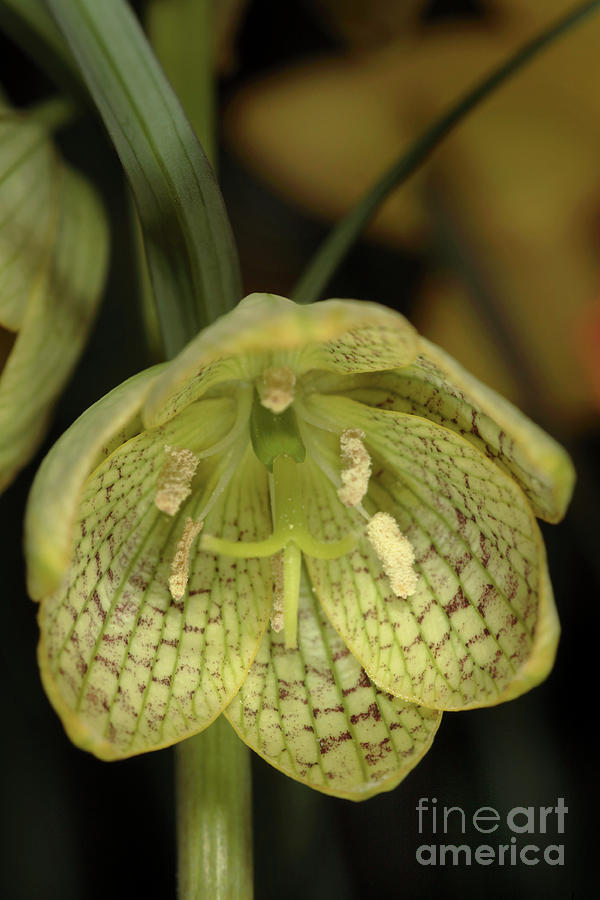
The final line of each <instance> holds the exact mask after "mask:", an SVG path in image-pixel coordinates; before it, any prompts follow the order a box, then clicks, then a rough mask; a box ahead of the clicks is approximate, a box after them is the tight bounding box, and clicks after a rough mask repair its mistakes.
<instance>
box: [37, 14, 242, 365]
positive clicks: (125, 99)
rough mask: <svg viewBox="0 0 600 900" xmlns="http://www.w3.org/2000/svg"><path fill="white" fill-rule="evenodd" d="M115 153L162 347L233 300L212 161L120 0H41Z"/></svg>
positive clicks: (233, 273)
mask: <svg viewBox="0 0 600 900" xmlns="http://www.w3.org/2000/svg"><path fill="white" fill-rule="evenodd" d="M47 5H48V7H49V8H50V10H51V11H52V13H53V15H54V17H55V19H56V21H57V23H58V25H59V27H60V29H61V31H62V32H63V34H64V36H65V38H66V40H67V42H68V43H69V45H70V47H71V50H72V52H73V54H74V56H75V57H76V59H77V62H78V63H79V66H80V69H81V72H82V75H83V78H84V80H85V82H86V84H87V86H88V88H89V90H90V92H91V94H92V96H93V98H94V100H95V102H96V104H97V106H98V109H99V111H100V113H101V115H102V117H103V119H104V122H105V124H106V127H107V129H108V131H109V133H110V136H111V138H112V140H113V142H114V144H115V147H116V149H117V152H118V154H119V156H120V158H121V161H122V163H123V166H124V168H125V171H126V173H127V176H128V178H129V181H130V183H131V187H132V189H133V193H134V197H135V200H136V204H137V207H138V210H139V214H140V220H141V223H142V228H143V232H144V238H145V242H146V251H147V256H148V264H149V267H150V274H151V278H152V284H153V287H154V293H155V297H156V302H157V307H158V312H159V318H160V323H161V329H162V330H163V332H164V334H165V336H166V345H167V352H168V354H169V355H174V354H175V353H177V352H178V351H179V350H180V349H181V347H183V345H184V344H185V343H187V341H188V340H189V338H190V337H191V336H193V335H194V334H195V333H196V332H197V331H198V330H199V329H200V328H201V327H203V326H204V325H206V324H207V323H208V322H209V321H212V320H213V319H215V318H216V317H217V316H218V315H220V314H221V313H223V312H224V311H226V310H228V309H230V308H231V307H232V306H234V304H235V303H236V302H237V301H238V300H239V299H240V297H241V289H240V277H239V266H238V260H237V252H236V249H235V244H234V241H233V236H232V233H231V228H230V225H229V221H228V219H227V214H226V211H225V207H224V204H223V199H222V197H221V194H220V191H219V188H218V186H217V183H216V180H215V178H214V174H213V171H212V169H211V167H210V164H209V162H208V160H207V158H206V156H205V154H204V152H203V150H202V147H201V146H200V144H199V142H198V140H197V138H196V136H195V135H194V132H193V130H192V128H191V126H190V124H189V122H188V120H187V118H186V116H185V114H184V112H183V110H182V108H181V105H180V103H179V101H178V100H177V97H176V96H175V94H174V92H173V91H172V89H171V87H170V85H169V83H168V82H167V80H166V78H165V76H164V73H163V72H162V70H161V68H160V66H159V64H158V62H157V61H156V58H155V57H154V55H153V53H152V50H151V49H150V46H149V44H148V42H147V41H146V38H145V37H144V35H143V33H142V30H141V28H140V26H139V24H138V22H137V20H136V19H135V17H134V15H133V13H132V12H131V10H130V9H129V8H128V6H127V4H126V3H124V2H122V0H104V2H103V3H101V4H99V3H97V2H95V0H47Z"/></svg>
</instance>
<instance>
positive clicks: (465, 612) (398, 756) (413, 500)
mask: <svg viewBox="0 0 600 900" xmlns="http://www.w3.org/2000/svg"><path fill="white" fill-rule="evenodd" d="M572 482H573V472H572V467H571V463H570V461H569V458H568V457H567V455H566V454H565V452H564V451H563V450H562V449H561V448H560V447H559V446H558V445H557V444H556V443H555V442H554V441H553V440H552V439H551V438H550V437H548V436H547V435H546V434H544V433H543V432H542V431H540V429H538V428H537V427H536V426H535V425H533V424H532V423H531V422H530V421H529V420H527V419H526V418H525V417H524V416H523V415H522V414H521V413H520V412H519V411H518V410H516V409H515V408H514V407H513V406H511V405H510V404H508V403H507V402H506V401H505V400H503V399H502V398H501V397H499V396H498V395H496V394H495V393H493V392H492V391H490V390H489V389H487V388H486V387H484V386H483V385H482V384H480V383H479V382H478V381H476V380H475V379H473V378H472V377H471V376H469V375H468V374H467V373H466V372H465V371H464V370H463V369H462V368H461V367H460V366H459V365H458V364H457V363H456V362H454V361H453V360H452V359H450V358H449V357H448V356H447V355H446V354H445V353H444V352H443V351H441V350H440V349H438V348H437V347H435V346H433V345H432V344H430V343H428V342H427V341H425V340H423V339H422V338H420V337H419V336H418V335H417V333H416V332H415V330H414V329H413V328H412V326H411V325H410V324H409V323H408V322H407V321H406V320H405V319H404V318H403V317H402V316H400V315H398V314H397V313H394V312H392V311H390V310H388V309H385V308H383V307H380V306H377V305H376V304H372V303H363V302H358V301H353V300H328V301H325V302H323V303H317V304H314V305H311V306H297V305H296V304H294V303H292V302H291V301H289V300H286V299H283V298H281V297H275V296H273V295H269V294H255V295H251V296H250V297H248V298H246V299H245V300H243V301H242V302H241V303H240V304H239V306H238V307H237V308H236V309H235V310H234V311H233V312H231V313H229V314H228V315H226V316H223V317H222V318H221V319H219V320H218V321H217V322H216V323H215V324H214V325H212V326H211V327H209V328H207V329H206V330H205V331H204V332H202V333H201V334H200V335H198V337H197V338H196V339H195V340H193V341H192V342H191V343H190V344H189V345H188V346H187V347H186V348H185V349H184V350H183V351H182V353H181V354H180V355H179V356H178V357H177V358H176V359H175V360H173V361H172V362H171V363H167V364H164V365H163V366H159V367H155V368H154V369H150V370H148V371H146V372H143V373H141V374H140V375H138V376H136V377H135V378H132V379H130V380H129V381H127V382H125V383H124V384H122V385H121V386H120V387H118V388H116V389H115V390H114V391H113V392H112V393H110V394H109V395H108V396H106V397H105V398H104V399H102V400H100V401H99V402H98V403H97V404H96V405H95V406H93V407H92V408H91V409H89V410H88V411H87V412H86V413H84V415H83V416H82V417H81V418H80V419H78V420H77V422H75V424H74V425H73V426H72V427H71V428H70V429H69V431H67V432H66V434H65V435H63V437H62V438H61V439H60V440H59V441H58V443H57V444H56V445H55V446H54V448H53V449H52V450H51V452H50V453H49V455H48V456H47V457H46V459H45V461H44V463H43V464H42V467H41V469H40V471H39V473H38V476H37V478H36V481H35V483H34V486H33V489H32V493H31V497H30V502H29V507H28V513H27V520H26V551H27V558H28V565H29V586H30V593H31V595H32V596H33V597H34V598H35V599H39V600H41V601H42V604H41V610H40V627H41V641H40V648H39V660H40V666H41V671H42V678H43V682H44V685H45V688H46V691H47V693H48V696H49V697H50V700H51V702H52V703H53V705H54V707H55V708H56V710H57V711H58V713H59V715H60V716H61V718H62V721H63V723H64V726H65V728H66V730H67V732H68V734H69V736H70V737H71V738H72V740H73V741H75V743H77V744H78V745H80V746H81V747H84V748H85V749H87V750H90V751H92V752H93V753H95V754H96V755H97V756H99V757H101V758H103V759H116V758H121V757H127V756H130V755H132V754H136V753H142V752H144V751H147V750H153V749H158V748H160V747H164V746H167V745H169V744H172V743H174V742H176V741H179V740H182V739H184V738H186V737H188V736H190V735H192V734H194V733H196V732H198V731H200V730H202V729H203V728H205V727H206V726H208V725H209V724H210V723H211V722H212V721H213V720H214V719H215V718H216V717H217V716H218V715H220V714H221V713H224V714H225V716H226V717H227V719H228V720H229V721H230V722H231V724H232V725H233V727H234V728H235V729H236V731H237V732H238V734H239V735H240V736H241V737H242V739H243V740H244V741H246V743H247V744H248V745H249V746H250V747H251V748H253V749H254V750H256V751H257V752H258V753H259V754H261V756H263V757H264V758H265V759H266V760H268V761H269V762H270V763H272V764H273V765H274V766H276V767H277V768H279V769H280V770H282V771H283V772H285V773H286V774H288V775H290V776H292V777H293V778H296V779H298V780H300V781H303V782H305V783H306V784H309V785H311V786H312V787H315V788H318V789H319V790H323V791H326V792H328V793H331V794H335V795H338V796H346V797H351V798H354V799H360V798H362V797H366V796H369V795H371V794H373V793H376V792H378V791H380V790H385V789H389V788H391V787H393V786H394V785H396V784H397V783H398V782H399V781H400V779H401V778H402V777H403V776H404V775H405V774H406V773H407V772H408V771H410V769H411V768H412V767H413V766H414V765H415V764H416V763H417V762H418V760H419V759H420V758H421V757H422V755H423V754H424V753H425V752H426V750H427V749H428V748H429V746H430V744H431V741H432V739H433V736H434V734H435V731H436V729H437V727H438V724H439V721H440V717H441V712H442V711H443V710H459V709H471V708H474V707H480V706H486V705H491V704H495V703H499V702H501V701H503V700H508V699H510V698H513V697H516V696H518V695H519V694H521V693H522V692H524V691H526V690H528V689H529V688H531V687H532V686H533V685H535V684H537V683H538V682H539V681H541V680H542V679H543V678H544V677H545V676H546V675H547V674H548V672H549V670H550V668H551V666H552V664H553V660H554V654H555V649H556V643H557V639H558V633H559V626H558V620H557V616H556V612H555V607H554V601H553V598H552V590H551V586H550V580H549V577H548V571H547V566H546V558H545V552H544V545H543V542H542V539H541V536H540V532H539V529H538V526H537V524H536V520H535V516H536V515H539V516H541V517H543V518H545V519H547V520H549V521H556V520H557V519H559V518H560V516H561V515H562V514H563V512H564V510H565V507H566V504H567V502H568V499H569V495H570V492H571V488H572Z"/></svg>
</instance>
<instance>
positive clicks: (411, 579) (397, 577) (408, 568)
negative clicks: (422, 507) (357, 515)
mask: <svg viewBox="0 0 600 900" xmlns="http://www.w3.org/2000/svg"><path fill="white" fill-rule="evenodd" d="M367 537H368V538H369V541H370V542H371V546H372V547H373V549H374V551H375V553H376V554H377V557H378V558H379V561H380V562H381V565H382V566H383V571H384V572H385V574H386V575H387V577H388V579H389V582H390V585H391V588H392V590H393V592H394V593H395V595H396V596H397V597H402V598H404V599H405V598H406V597H410V596H411V594H414V592H415V589H416V587H417V582H418V580H419V576H418V575H417V573H416V572H415V570H414V569H413V563H414V561H415V552H414V550H413V546H412V544H411V543H410V541H409V540H408V538H407V537H405V536H404V535H403V534H402V532H401V531H400V528H399V527H398V523H397V522H396V520H395V519H394V518H393V517H392V516H390V515H389V513H385V512H378V513H375V515H374V516H373V518H372V519H370V520H369V523H368V525H367Z"/></svg>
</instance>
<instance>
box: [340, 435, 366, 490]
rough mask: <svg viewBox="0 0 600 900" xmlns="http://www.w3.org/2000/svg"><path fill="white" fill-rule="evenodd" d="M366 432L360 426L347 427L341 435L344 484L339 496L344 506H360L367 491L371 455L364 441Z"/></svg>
mask: <svg viewBox="0 0 600 900" xmlns="http://www.w3.org/2000/svg"><path fill="white" fill-rule="evenodd" d="M364 439H365V433H364V431H362V429H360V428H346V430H345V431H342V434H341V436H340V451H341V456H342V465H343V469H342V473H341V477H342V484H341V487H339V488H338V492H337V493H338V497H339V499H340V502H341V503H343V504H344V506H358V504H359V503H360V502H361V501H362V499H363V497H364V496H365V494H366V493H367V488H368V486H369V478H370V477H371V457H370V456H369V453H368V450H367V448H366V447H365V445H364V443H363V441H364Z"/></svg>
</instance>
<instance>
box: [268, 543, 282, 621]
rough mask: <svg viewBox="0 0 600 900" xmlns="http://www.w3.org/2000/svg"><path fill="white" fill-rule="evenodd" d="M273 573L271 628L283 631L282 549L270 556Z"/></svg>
mask: <svg viewBox="0 0 600 900" xmlns="http://www.w3.org/2000/svg"><path fill="white" fill-rule="evenodd" d="M271 572H272V574H273V606H272V608H271V628H272V629H273V631H275V632H279V631H283V551H280V552H279V553H275V554H274V556H272V557H271Z"/></svg>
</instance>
